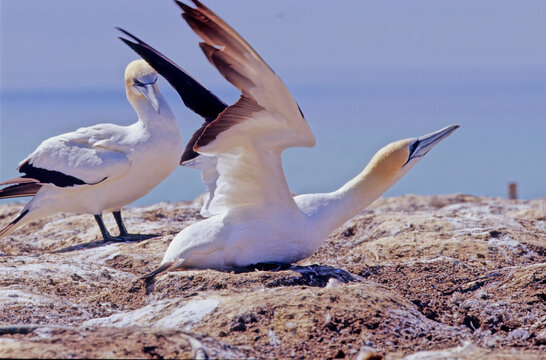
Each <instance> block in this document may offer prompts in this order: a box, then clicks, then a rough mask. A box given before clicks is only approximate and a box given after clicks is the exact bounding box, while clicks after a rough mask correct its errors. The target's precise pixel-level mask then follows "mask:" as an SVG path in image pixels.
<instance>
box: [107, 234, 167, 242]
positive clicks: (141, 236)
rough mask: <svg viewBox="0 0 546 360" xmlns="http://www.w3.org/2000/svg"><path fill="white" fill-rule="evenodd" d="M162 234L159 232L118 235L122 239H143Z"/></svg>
mask: <svg viewBox="0 0 546 360" xmlns="http://www.w3.org/2000/svg"><path fill="white" fill-rule="evenodd" d="M158 236H161V235H159V234H124V235H122V234H120V235H119V236H118V238H119V239H121V240H120V241H141V240H147V239H151V238H155V237H158Z"/></svg>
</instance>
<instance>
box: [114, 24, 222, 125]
mask: <svg viewBox="0 0 546 360" xmlns="http://www.w3.org/2000/svg"><path fill="white" fill-rule="evenodd" d="M119 30H120V31H121V32H123V33H124V34H125V35H127V36H128V37H130V38H131V39H134V40H135V41H137V43H135V42H132V41H130V40H127V39H124V38H122V37H120V40H121V41H123V42H124V43H125V44H126V45H127V46H129V47H130V48H131V49H133V51H135V52H136V53H137V54H139V55H140V56H141V57H142V58H143V59H144V60H146V62H147V63H148V64H150V66H151V67H153V68H154V69H155V70H156V71H157V72H158V73H159V74H161V75H162V76H163V77H164V78H165V79H166V80H167V81H168V82H169V83H170V84H171V86H172V87H174V89H175V90H176V91H177V92H178V94H179V95H180V98H181V99H182V101H183V102H184V104H185V105H186V106H187V107H188V108H190V109H191V110H192V111H194V112H195V113H197V114H199V115H201V116H202V117H203V118H205V120H211V119H215V118H216V117H217V116H218V114H220V113H221V112H222V111H223V110H224V109H225V108H226V107H227V104H225V103H224V102H223V101H222V100H220V99H219V98H218V97H217V96H216V95H214V94H213V93H212V92H211V91H209V90H208V89H207V88H205V87H204V86H203V85H201V84H200V83H199V82H198V81H197V80H195V79H194V78H193V77H191V76H190V75H189V74H188V73H186V71H184V70H183V69H182V68H180V67H179V66H178V65H176V64H175V63H174V62H173V61H172V60H170V59H169V58H167V57H166V56H165V55H163V54H162V53H160V52H159V51H157V50H156V49H154V48H153V47H151V46H150V45H148V44H146V43H145V42H144V41H142V40H140V39H139V38H137V37H136V36H134V35H132V34H131V33H129V32H128V31H126V30H123V29H121V28H119Z"/></svg>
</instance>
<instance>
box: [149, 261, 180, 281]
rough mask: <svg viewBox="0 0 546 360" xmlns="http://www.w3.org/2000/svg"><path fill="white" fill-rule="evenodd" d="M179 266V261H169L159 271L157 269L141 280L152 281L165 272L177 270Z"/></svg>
mask: <svg viewBox="0 0 546 360" xmlns="http://www.w3.org/2000/svg"><path fill="white" fill-rule="evenodd" d="M177 265H178V262H177V261H174V260H171V261H168V262H166V263H164V264H161V266H159V267H158V268H157V269H155V270H154V271H152V272H149V273H148V274H146V275H144V276H141V277H140V279H142V280H146V281H148V280H151V279H153V278H154V277H155V276H156V275H157V274H160V273H162V272H164V271H168V270H171V269H174V268H176V266H177Z"/></svg>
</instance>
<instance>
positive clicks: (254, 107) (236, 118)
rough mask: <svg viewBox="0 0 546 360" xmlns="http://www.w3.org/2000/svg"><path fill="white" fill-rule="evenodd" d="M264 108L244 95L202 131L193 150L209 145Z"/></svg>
mask: <svg viewBox="0 0 546 360" xmlns="http://www.w3.org/2000/svg"><path fill="white" fill-rule="evenodd" d="M263 110H264V108H263V107H261V106H260V105H258V104H257V103H256V102H255V101H254V100H252V99H249V98H247V97H245V96H244V95H243V96H241V97H240V98H239V100H238V101H237V102H236V103H235V104H233V105H231V106H230V107H228V108H227V109H226V110H224V111H222V112H221V113H220V115H218V117H217V118H216V120H214V121H213V122H211V123H210V124H209V125H208V126H207V127H206V128H205V130H204V131H203V133H202V134H201V136H200V137H199V139H198V140H197V143H196V144H195V145H194V147H193V149H194V150H195V151H198V150H199V148H200V147H202V146H206V145H208V144H210V143H211V142H212V141H214V140H215V139H216V137H217V136H218V135H219V134H221V133H223V132H224V131H227V130H229V129H230V128H231V127H232V126H234V125H237V124H239V123H242V122H243V121H245V120H247V119H249V118H251V117H252V114H253V113H255V112H259V111H263Z"/></svg>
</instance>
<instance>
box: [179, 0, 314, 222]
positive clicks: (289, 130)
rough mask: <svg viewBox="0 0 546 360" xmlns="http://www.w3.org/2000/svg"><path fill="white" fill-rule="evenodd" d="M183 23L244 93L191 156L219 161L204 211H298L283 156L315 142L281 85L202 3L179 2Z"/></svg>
mask: <svg viewBox="0 0 546 360" xmlns="http://www.w3.org/2000/svg"><path fill="white" fill-rule="evenodd" d="M177 3H178V5H179V6H180V7H181V8H182V10H183V14H182V16H183V18H184V19H185V20H186V21H187V22H188V24H189V25H190V26H191V28H192V29H193V30H194V31H195V32H196V33H197V35H199V36H200V37H201V38H202V39H203V40H204V42H202V43H200V46H201V48H202V50H203V52H204V53H205V55H206V56H207V58H208V59H209V61H210V62H211V63H212V64H213V65H214V66H215V67H216V68H217V69H218V71H219V72H220V73H221V74H222V75H223V76H224V77H225V78H226V79H227V80H228V81H230V82H231V83H232V84H233V85H235V86H236V87H237V88H238V89H239V90H241V92H242V96H241V98H240V99H239V100H238V101H237V102H236V103H235V104H233V105H232V106H229V107H228V108H226V109H225V110H224V111H223V112H222V113H220V115H219V116H218V118H217V119H215V120H214V121H212V122H211V123H210V124H209V125H208V126H207V127H206V128H205V130H204V131H203V133H202V134H201V136H200V137H199V139H198V140H197V142H196V144H195V146H194V150H195V151H197V152H199V153H200V154H204V155H208V156H215V157H217V165H216V170H217V172H218V174H219V177H218V179H217V181H216V190H215V192H214V196H213V198H212V199H210V204H209V207H208V211H209V213H210V214H217V213H220V212H223V211H225V210H227V209H233V208H236V207H240V206H247V207H255V206H261V207H268V208H274V207H276V206H280V207H287V206H294V207H295V206H296V205H295V203H294V200H293V199H292V195H291V193H290V191H289V188H288V184H287V183H286V178H285V176H284V173H283V170H282V161H281V152H282V151H283V150H284V149H286V148H289V147H293V146H306V147H312V146H314V145H315V138H314V136H313V134H312V132H311V129H310V128H309V126H308V124H307V122H306V120H305V118H304V117H303V114H302V113H301V111H300V109H299V107H298V105H297V104H296V102H295V100H294V99H293V97H292V95H291V94H290V92H289V91H288V89H287V88H286V86H285V85H284V84H283V82H282V81H281V79H280V78H279V77H278V76H277V75H276V74H275V73H274V72H273V70H271V68H270V67H269V66H268V65H267V64H266V63H265V62H264V61H263V60H262V59H261V58H260V56H259V55H258V54H257V53H256V52H255V51H254V50H253V49H252V48H251V47H250V46H249V45H248V44H247V43H246V42H245V41H244V40H243V39H242V38H241V37H240V36H239V35H238V34H237V33H236V32H235V31H234V30H233V29H232V28H231V27H229V25H227V24H226V23H225V22H223V21H222V20H221V19H220V18H218V17H217V16H216V15H215V14H214V13H213V12H212V11H210V10H209V9H208V8H206V7H205V6H203V5H202V4H201V3H200V2H198V1H194V3H195V4H196V6H197V7H196V8H191V7H189V6H187V5H185V4H183V3H180V2H177Z"/></svg>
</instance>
